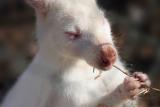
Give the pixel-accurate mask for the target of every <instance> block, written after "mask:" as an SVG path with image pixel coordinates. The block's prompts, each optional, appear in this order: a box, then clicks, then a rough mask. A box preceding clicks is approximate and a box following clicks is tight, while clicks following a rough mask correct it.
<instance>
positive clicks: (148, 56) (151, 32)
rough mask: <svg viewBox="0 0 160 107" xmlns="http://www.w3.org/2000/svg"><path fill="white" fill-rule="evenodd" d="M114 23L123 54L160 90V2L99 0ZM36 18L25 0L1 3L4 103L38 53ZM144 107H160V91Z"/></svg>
mask: <svg viewBox="0 0 160 107" xmlns="http://www.w3.org/2000/svg"><path fill="white" fill-rule="evenodd" d="M98 3H99V5H100V6H101V8H103V9H104V10H106V16H107V17H108V18H109V20H110V21H111V24H112V32H113V35H114V39H115V43H116V44H117V48H118V49H119V52H120V55H121V57H122V59H123V61H124V62H125V63H126V65H127V67H128V68H129V69H130V70H131V71H135V70H138V71H142V72H145V73H147V74H148V75H149V76H150V77H151V79H152V82H153V87H156V88H159V89H160V82H159V81H160V0H98ZM34 23H35V16H34V12H33V10H32V9H31V8H30V7H29V6H28V5H26V4H25V3H24V0H1V1H0V100H2V99H3V97H4V95H5V93H6V92H7V91H8V89H10V87H12V85H13V84H14V83H15V81H16V79H17V77H18V76H19V75H20V74H21V73H22V72H23V71H24V70H25V68H26V67H27V66H28V65H29V63H30V62H31V61H32V59H33V57H34V55H35V54H36V52H37V46H36V38H35V36H34ZM140 104H141V106H140V107H160V92H156V91H150V93H149V94H146V95H145V96H142V97H141V102H140Z"/></svg>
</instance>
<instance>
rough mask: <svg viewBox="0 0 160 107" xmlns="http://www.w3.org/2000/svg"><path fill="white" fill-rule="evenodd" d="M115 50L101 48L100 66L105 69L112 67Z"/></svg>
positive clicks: (109, 47) (107, 47)
mask: <svg viewBox="0 0 160 107" xmlns="http://www.w3.org/2000/svg"><path fill="white" fill-rule="evenodd" d="M116 56H117V53H116V50H115V49H114V48H113V47H111V46H105V47H102V51H101V58H102V59H101V63H102V66H104V67H107V66H110V65H112V64H113V63H114V62H115V60H116Z"/></svg>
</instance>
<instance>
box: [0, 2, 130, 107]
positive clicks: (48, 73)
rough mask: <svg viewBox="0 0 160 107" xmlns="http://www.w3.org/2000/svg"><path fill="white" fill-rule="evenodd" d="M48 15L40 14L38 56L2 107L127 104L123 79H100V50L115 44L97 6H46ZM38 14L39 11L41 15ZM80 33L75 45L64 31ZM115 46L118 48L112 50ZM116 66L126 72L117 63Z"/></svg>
mask: <svg viewBox="0 0 160 107" xmlns="http://www.w3.org/2000/svg"><path fill="white" fill-rule="evenodd" d="M44 2H45V5H46V10H48V11H47V15H44V16H43V15H42V14H41V13H37V24H36V33H37V38H38V44H39V52H38V53H37V55H36V57H35V59H34V60H33V62H32V63H31V64H30V66H29V68H28V69H27V70H26V71H25V72H24V73H23V74H22V76H21V77H20V78H19V79H18V82H17V83H16V84H15V86H14V87H13V88H12V90H11V91H10V92H9V94H8V95H7V97H6V98H5V100H4V102H3V104H2V106H1V107H97V105H98V104H106V105H107V106H108V107H120V106H121V105H123V104H124V103H125V102H126V101H127V100H126V99H125V98H124V96H125V93H123V92H120V88H119V87H121V85H122V83H123V81H124V78H125V75H124V74H122V73H121V72H119V71H118V70H116V69H115V68H111V69H110V70H107V71H104V72H103V73H102V75H101V77H100V78H98V79H96V80H95V79H94V78H95V77H96V76H97V75H98V70H97V69H96V70H95V72H93V65H94V66H96V64H97V63H96V59H97V57H98V55H99V54H98V52H99V50H98V48H97V47H96V45H98V44H102V43H111V44H113V40H112V36H111V30H110V25H109V22H108V20H107V19H105V17H104V14H103V12H102V11H101V10H100V9H99V8H98V7H97V5H96V2H95V1H94V0H44ZM39 11H40V10H39ZM74 26H78V27H79V28H80V29H81V31H82V37H81V38H80V40H77V41H72V40H69V39H68V38H67V35H65V34H64V31H74ZM113 46H114V44H113ZM116 65H118V66H119V67H121V68H123V69H124V67H123V65H122V63H121V62H120V61H119V58H118V59H117V60H116Z"/></svg>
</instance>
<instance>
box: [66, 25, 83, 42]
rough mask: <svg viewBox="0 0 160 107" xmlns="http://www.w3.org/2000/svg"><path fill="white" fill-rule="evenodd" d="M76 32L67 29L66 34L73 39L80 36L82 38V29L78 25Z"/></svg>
mask: <svg viewBox="0 0 160 107" xmlns="http://www.w3.org/2000/svg"><path fill="white" fill-rule="evenodd" d="M75 30H76V31H75V32H74V31H66V32H65V34H66V35H68V37H69V38H70V39H71V40H76V39H78V38H80V36H81V35H82V34H81V31H80V29H79V28H78V27H75Z"/></svg>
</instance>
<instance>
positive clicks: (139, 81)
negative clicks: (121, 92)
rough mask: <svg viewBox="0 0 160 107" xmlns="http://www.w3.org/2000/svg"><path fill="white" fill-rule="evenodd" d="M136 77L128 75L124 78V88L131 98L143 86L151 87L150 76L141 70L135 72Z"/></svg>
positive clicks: (137, 93)
mask: <svg viewBox="0 0 160 107" xmlns="http://www.w3.org/2000/svg"><path fill="white" fill-rule="evenodd" d="M133 76H134V77H127V78H125V80H124V88H125V90H126V93H127V95H128V97H129V98H135V97H136V96H137V95H139V93H140V92H141V91H142V89H143V88H147V87H150V85H151V82H150V79H149V77H148V76H147V75H146V74H144V73H141V72H135V73H134V74H133Z"/></svg>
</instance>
